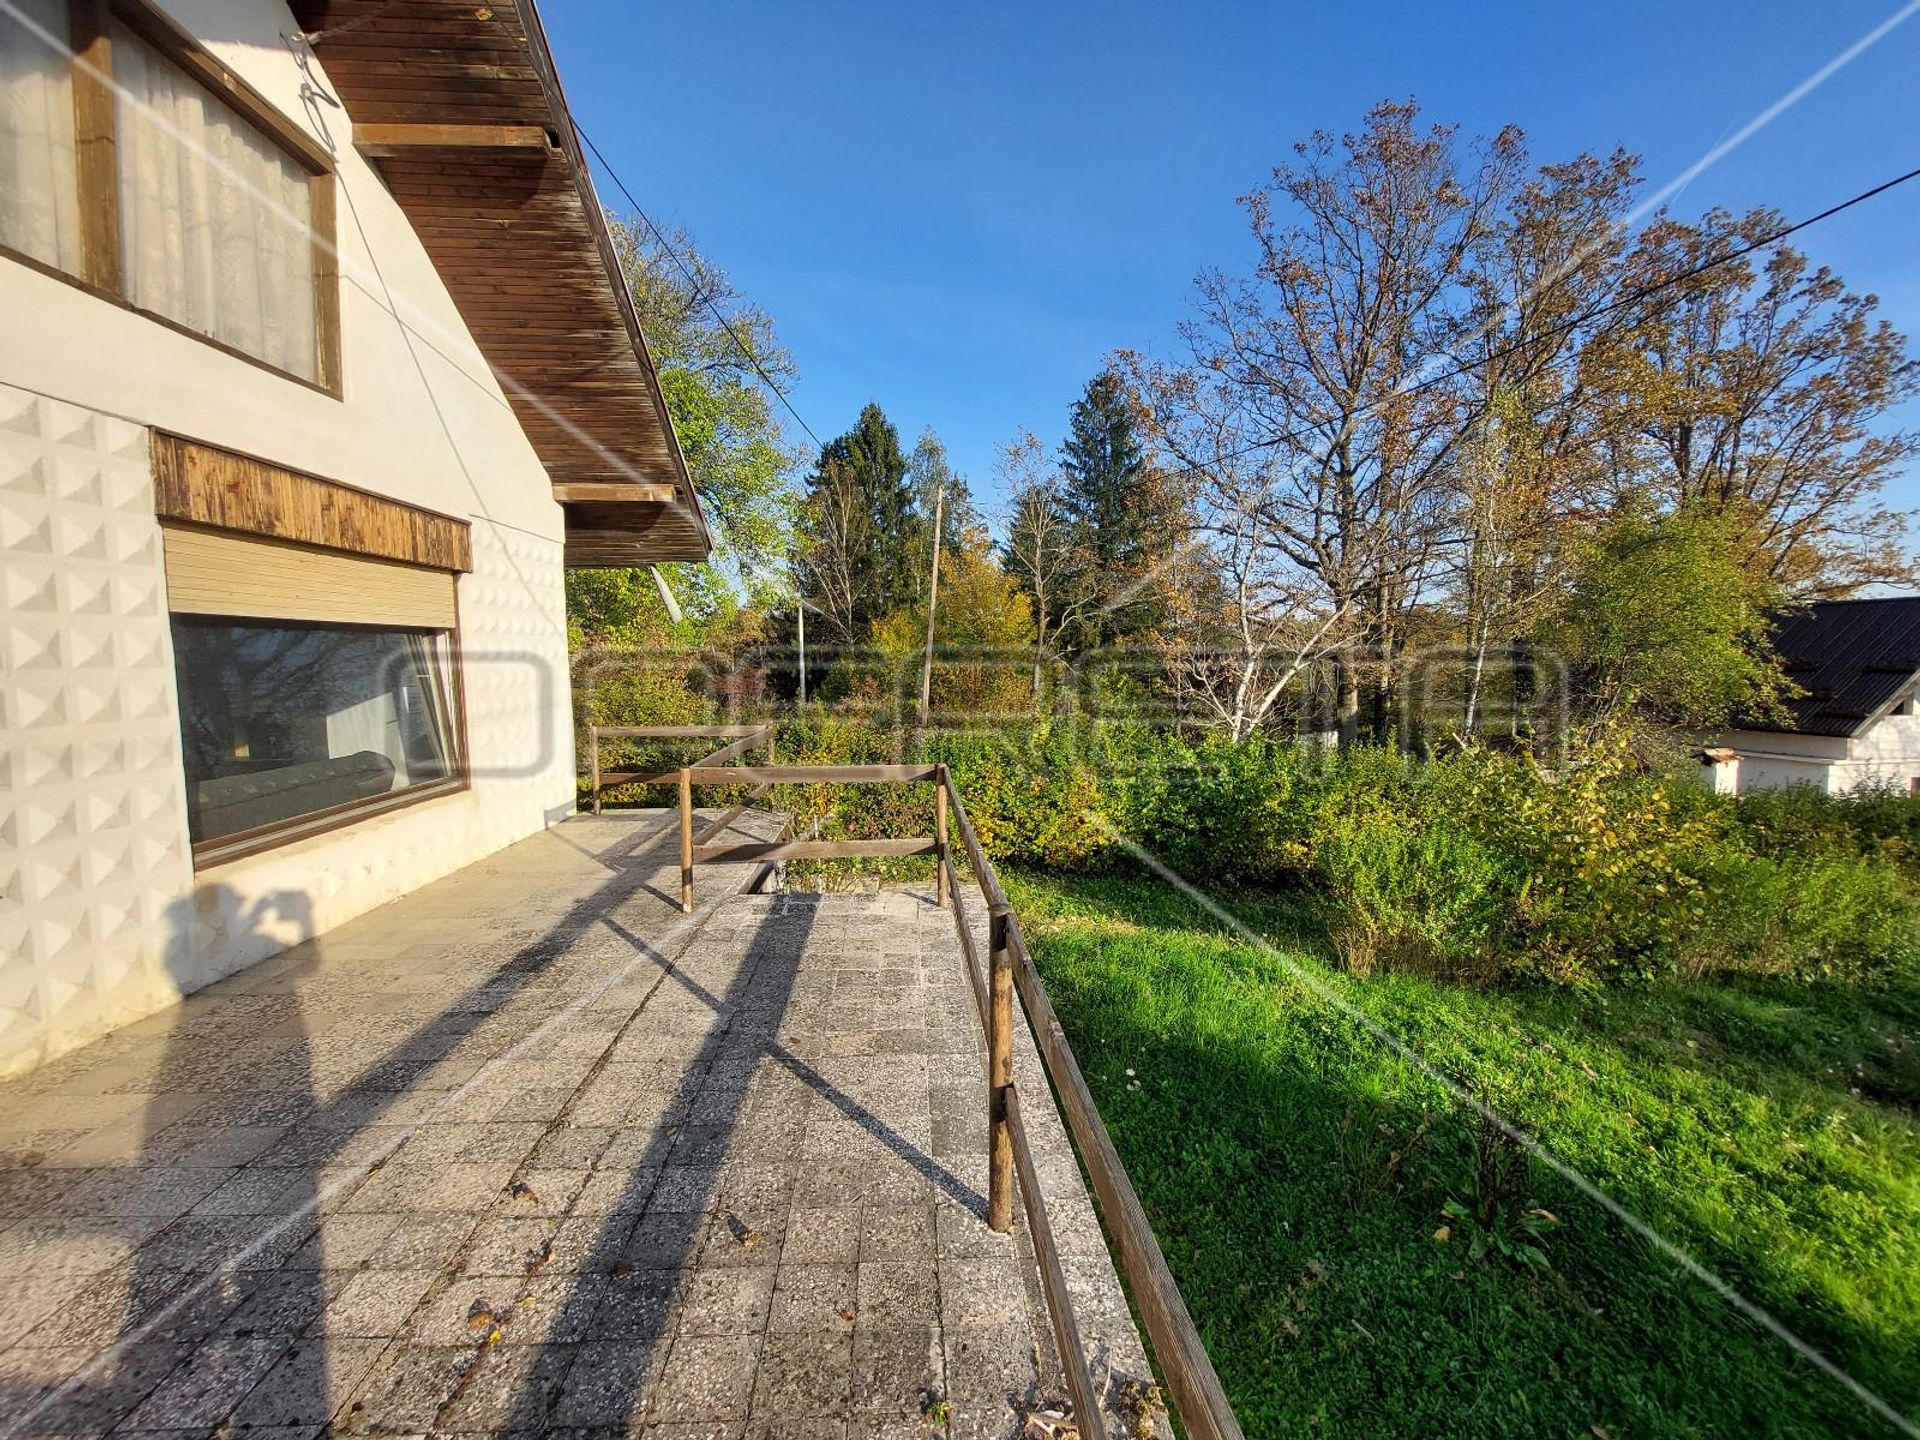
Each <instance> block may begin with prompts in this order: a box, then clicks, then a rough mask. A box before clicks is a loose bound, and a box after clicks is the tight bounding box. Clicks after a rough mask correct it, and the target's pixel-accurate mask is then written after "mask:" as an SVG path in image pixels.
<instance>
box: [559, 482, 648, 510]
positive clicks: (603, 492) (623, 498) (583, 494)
mask: <svg viewBox="0 0 1920 1440" xmlns="http://www.w3.org/2000/svg"><path fill="white" fill-rule="evenodd" d="M553 498H554V499H556V500H558V501H559V502H560V503H561V504H563V505H564V504H567V503H568V502H574V503H581V502H587V501H600V500H611V501H615V502H617V503H620V504H627V505H671V504H673V503H674V501H675V500H676V499H677V498H678V496H677V492H676V491H675V490H674V488H673V486H671V485H640V484H627V483H624V482H621V481H584V480H583V481H572V482H568V483H564V484H557V485H555V486H554V487H553Z"/></svg>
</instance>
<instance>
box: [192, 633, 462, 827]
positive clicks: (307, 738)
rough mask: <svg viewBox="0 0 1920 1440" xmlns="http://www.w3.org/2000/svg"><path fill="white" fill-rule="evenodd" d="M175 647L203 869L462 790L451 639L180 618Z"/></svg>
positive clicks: (421, 634)
mask: <svg viewBox="0 0 1920 1440" xmlns="http://www.w3.org/2000/svg"><path fill="white" fill-rule="evenodd" d="M173 644H174V665H175V670H176V672H177V676H178V681H179V690H180V731H181V741H182V745H183V748H184V750H185V754H186V778H187V817H188V826H189V829H190V831H191V834H192V838H193V843H194V852H195V854H196V856H197V857H200V858H202V859H203V860H204V859H207V858H218V857H219V856H220V855H221V854H222V852H224V851H228V850H232V851H236V852H237V851H238V850H239V849H241V848H250V847H248V846H247V844H246V842H249V841H257V840H260V839H261V838H263V837H270V838H271V839H273V840H275V841H278V840H281V839H285V838H290V836H292V835H295V834H300V833H306V832H307V831H309V830H314V829H319V828H322V827H323V826H324V825H325V824H326V823H328V822H330V821H332V820H334V819H337V818H349V817H352V816H355V815H358V814H360V813H363V812H365V811H368V810H372V809H378V808H383V807H386V806H389V805H392V804H395V803H402V802H405V801H408V800H412V799H416V798H422V797H423V796H424V795H426V794H430V793H433V792H435V791H436V790H440V789H452V788H455V787H457V786H458V784H459V783H460V773H461V757H460V755H459V752H458V748H457V747H458V735H459V729H458V727H457V725H456V724H455V723H454V716H453V714H452V705H451V700H450V696H451V691H452V686H451V679H450V663H449V653H448V652H449V637H448V636H447V635H446V634H445V633H441V632H435V631H427V630H388V629H376V628H373V627H370V626H350V625H334V624H296V623H291V622H288V621H282V620H263V621H253V620H237V619H230V618H227V617H217V616H191V615H175V616H174V617H173Z"/></svg>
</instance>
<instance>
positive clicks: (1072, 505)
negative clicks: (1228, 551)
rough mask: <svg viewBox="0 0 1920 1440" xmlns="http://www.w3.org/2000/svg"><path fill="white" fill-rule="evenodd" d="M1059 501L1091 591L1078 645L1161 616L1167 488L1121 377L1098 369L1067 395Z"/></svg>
mask: <svg viewBox="0 0 1920 1440" xmlns="http://www.w3.org/2000/svg"><path fill="white" fill-rule="evenodd" d="M1060 470H1061V474H1062V476H1063V478H1064V480H1065V487H1064V493H1063V495H1062V503H1063V505H1064V507H1065V510H1066V514H1067V518H1068V521H1069V523H1070V524H1071V526H1072V527H1073V529H1074V531H1075V532H1076V538H1077V541H1078V544H1079V547H1080V549H1081V551H1082V553H1084V554H1085V556H1086V557H1087V563H1088V564H1089V566H1090V567H1091V572H1092V573H1091V575H1090V577H1089V579H1090V581H1091V587H1092V589H1093V591H1094V592H1095V594H1096V596H1097V597H1098V598H1097V601H1096V603H1095V604H1094V605H1093V606H1092V607H1091V609H1090V613H1089V615H1088V618H1087V619H1086V621H1085V622H1084V623H1083V624H1082V625H1081V627H1080V630H1081V634H1080V643H1081V644H1082V645H1083V646H1089V647H1090V646H1096V645H1103V644H1112V643H1114V642H1116V641H1126V640H1133V639H1138V638H1140V637H1142V636H1144V635H1147V634H1149V633H1151V632H1152V631H1153V629H1154V628H1155V627H1156V626H1157V625H1158V624H1159V623H1160V622H1161V621H1162V620H1163V619H1164V618H1165V616H1166V611H1167V595H1168V588H1167V585H1166V583H1165V580H1164V578H1163V576H1164V571H1165V568H1166V565H1167V562H1168V561H1169V560H1170V559H1171V558H1172V555H1173V550H1174V542H1175V540H1176V538H1177V532H1176V525H1175V522H1176V520H1177V519H1178V514H1177V508H1176V507H1175V506H1174V505H1173V504H1172V503H1171V500H1172V491H1171V487H1170V486H1169V485H1168V484H1167V483H1166V479H1165V477H1164V476H1162V475H1160V474H1159V473H1157V472H1156V471H1155V470H1154V468H1153V467H1152V466H1151V465H1150V464H1149V463H1148V461H1147V452H1146V447H1145V445H1143V444H1142V443H1141V440H1140V436H1139V432H1138V428H1137V422H1136V420H1135V416H1134V411H1133V406H1132V404H1131V403H1130V401H1129V398H1128V395H1127V392H1126V389H1125V387H1124V385H1123V384H1122V383H1121V380H1120V377H1119V376H1118V375H1116V374H1114V373H1113V372H1112V371H1110V370H1109V371H1104V372H1102V373H1101V374H1099V375H1096V376H1094V378H1093V379H1092V380H1090V381H1088V382H1087V388H1086V392H1085V393H1084V394H1083V395H1082V396H1081V397H1080V398H1079V399H1078V400H1076V401H1074V402H1073V410H1072V413H1071V415H1070V416H1069V419H1068V427H1067V438H1066V442H1065V444H1063V445H1062V446H1061V448H1060Z"/></svg>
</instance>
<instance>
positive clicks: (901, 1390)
mask: <svg viewBox="0 0 1920 1440" xmlns="http://www.w3.org/2000/svg"><path fill="white" fill-rule="evenodd" d="M945 1393H946V1357H945V1355H944V1354H943V1352H942V1350H941V1344H940V1332H939V1330H938V1329H936V1328H935V1327H934V1326H931V1325H881V1324H871V1323H869V1322H868V1321H867V1320H866V1319H865V1318H864V1317H863V1318H862V1320H861V1322H860V1324H859V1325H858V1326H857V1327H856V1328H855V1330H854V1332H853V1394H852V1408H853V1410H854V1411H855V1412H856V1413H862V1414H866V1413H878V1414H884V1415H892V1416H899V1417H902V1418H906V1417H919V1416H921V1415H923V1414H925V1413H926V1411H927V1410H928V1409H930V1408H931V1406H932V1405H933V1403H934V1398H935V1395H936V1394H945Z"/></svg>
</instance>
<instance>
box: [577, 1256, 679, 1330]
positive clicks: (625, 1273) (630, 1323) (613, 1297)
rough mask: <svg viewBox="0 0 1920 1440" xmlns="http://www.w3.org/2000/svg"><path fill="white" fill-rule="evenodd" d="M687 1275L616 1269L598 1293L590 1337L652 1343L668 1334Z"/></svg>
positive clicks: (675, 1318) (673, 1324)
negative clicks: (598, 1299)
mask: <svg viewBox="0 0 1920 1440" xmlns="http://www.w3.org/2000/svg"><path fill="white" fill-rule="evenodd" d="M690 1273H691V1272H689V1271H685V1270H636V1269H633V1268H631V1267H619V1266H616V1267H615V1269H614V1271H613V1273H612V1274H610V1275H608V1276H607V1283H606V1287H605V1289H603V1290H602V1291H601V1293H600V1305H599V1308H598V1310H597V1311H595V1313H594V1317H593V1324H592V1327H591V1328H592V1336H591V1338H593V1339H597V1340H619V1339H625V1340H643V1341H653V1340H656V1339H658V1338H659V1337H661V1336H663V1335H668V1334H671V1333H672V1332H673V1331H674V1329H676V1328H677V1324H678V1317H679V1311H680V1305H681V1301H682V1297H683V1296H684V1295H685V1293H686V1287H687V1282H688V1279H689V1277H690Z"/></svg>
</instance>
